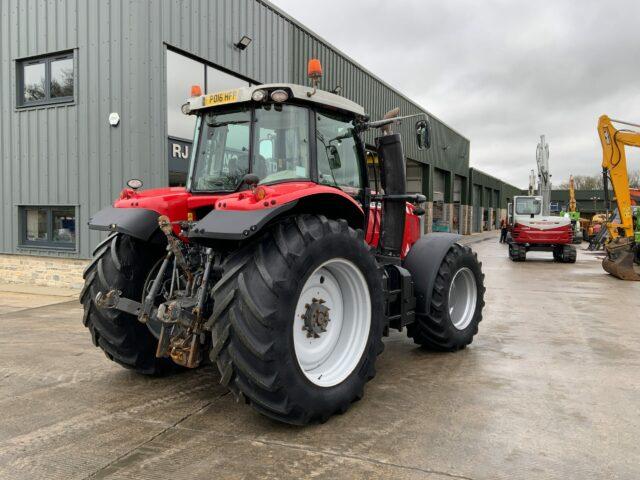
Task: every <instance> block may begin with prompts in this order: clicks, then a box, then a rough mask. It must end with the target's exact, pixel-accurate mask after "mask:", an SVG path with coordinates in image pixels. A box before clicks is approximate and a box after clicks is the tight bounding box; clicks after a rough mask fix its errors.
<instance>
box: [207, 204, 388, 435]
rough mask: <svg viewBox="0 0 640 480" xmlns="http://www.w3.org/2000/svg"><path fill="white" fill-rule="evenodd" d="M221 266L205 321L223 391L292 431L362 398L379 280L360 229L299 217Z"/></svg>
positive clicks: (377, 335)
mask: <svg viewBox="0 0 640 480" xmlns="http://www.w3.org/2000/svg"><path fill="white" fill-rule="evenodd" d="M223 269H224V275H223V277H222V278H221V279H220V281H218V283H217V284H216V285H215V286H214V287H213V292H212V293H213V297H214V311H213V313H212V315H211V318H210V320H209V322H208V324H207V325H208V327H209V328H210V329H211V332H212V333H211V335H212V345H213V346H212V349H211V354H210V356H211V360H212V361H213V362H214V363H216V364H217V366H218V369H219V370H220V374H221V380H220V382H221V383H222V384H223V385H226V386H227V387H228V388H229V389H230V390H231V391H232V392H233V393H234V394H235V395H236V396H237V397H241V398H244V399H245V401H246V402H247V403H249V404H250V405H251V406H252V407H253V408H254V409H256V410H257V411H258V412H260V413H262V414H264V415H266V416H268V417H271V418H274V419H276V420H279V421H282V422H286V423H291V424H297V425H303V424H307V423H310V422H323V421H325V420H327V419H328V418H329V417H330V416H331V415H333V414H335V413H343V412H345V411H346V410H347V409H348V408H349V406H350V405H351V403H352V402H354V401H356V400H358V399H360V398H361V397H362V395H363V391H364V385H365V383H366V382H368V381H369V380H370V379H372V378H373V377H374V375H375V360H376V357H377V355H378V354H379V353H381V352H382V349H383V344H382V325H383V320H384V319H383V312H384V306H383V290H382V274H381V272H380V271H379V269H378V265H377V263H376V261H375V259H374V257H373V255H371V253H370V251H369V247H368V245H367V244H366V243H365V242H364V240H363V235H362V232H361V231H358V232H356V231H354V230H353V229H351V228H350V227H349V226H348V225H347V222H346V221H344V220H339V221H334V220H328V219H327V218H325V217H323V216H312V215H301V216H298V217H295V218H293V219H287V220H284V221H282V222H280V223H278V224H276V225H274V226H273V227H272V228H271V229H269V230H268V231H267V232H265V233H264V234H263V235H262V236H261V237H260V238H258V239H257V240H256V241H254V242H252V243H251V244H249V245H247V246H245V247H243V248H241V249H240V250H239V251H237V252H235V253H234V254H232V255H231V256H230V257H229V258H228V259H227V260H226V261H225V263H224V265H223ZM320 300H322V302H321V301H320ZM327 308H328V310H327ZM303 316H304V317H303ZM305 317H306V318H307V319H308V320H305ZM327 318H328V321H324V320H326V319H327ZM315 335H317V337H316V336H315Z"/></svg>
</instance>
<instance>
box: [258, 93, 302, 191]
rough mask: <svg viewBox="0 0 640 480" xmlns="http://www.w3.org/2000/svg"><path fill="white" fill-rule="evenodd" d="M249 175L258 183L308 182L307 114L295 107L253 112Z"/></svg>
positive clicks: (271, 106)
mask: <svg viewBox="0 0 640 480" xmlns="http://www.w3.org/2000/svg"><path fill="white" fill-rule="evenodd" d="M254 142H255V143H254V148H253V151H254V155H253V157H254V158H253V173H254V174H256V175H257V176H258V177H259V178H260V183H273V182H280V181H283V180H296V179H308V178H309V110H307V109H306V108H302V107H297V106H295V105H269V106H266V107H264V108H258V109H256V113H255V134H254Z"/></svg>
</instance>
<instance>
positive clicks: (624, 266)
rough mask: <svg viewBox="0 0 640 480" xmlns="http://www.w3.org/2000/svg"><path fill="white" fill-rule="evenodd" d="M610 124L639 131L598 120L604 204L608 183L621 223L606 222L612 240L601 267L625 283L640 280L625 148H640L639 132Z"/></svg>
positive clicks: (604, 118) (602, 117)
mask: <svg viewBox="0 0 640 480" xmlns="http://www.w3.org/2000/svg"><path fill="white" fill-rule="evenodd" d="M613 123H618V124H623V125H628V126H632V127H638V128H640V125H637V124H634V123H629V122H623V121H620V120H615V119H611V118H609V117H608V116H606V115H602V116H601V117H600V118H599V119H598V135H599V136H600V143H602V179H603V186H604V195H605V202H608V200H609V199H608V195H609V188H608V183H609V181H611V186H612V187H613V193H614V196H615V199H616V203H617V204H618V212H619V213H620V223H614V222H609V223H607V229H608V230H609V234H610V237H611V241H610V242H609V243H608V244H607V246H606V250H607V258H605V260H604V261H603V264H602V266H603V267H604V269H605V270H606V271H608V272H609V273H611V274H612V275H614V276H616V277H618V278H622V279H624V280H640V274H638V273H637V272H636V271H635V269H634V264H637V262H638V245H637V244H636V243H635V241H634V240H635V239H634V225H633V215H632V213H631V191H630V189H629V173H628V170H627V158H626V155H625V147H626V146H630V147H640V132H638V131H635V130H627V129H623V130H618V129H616V128H615V127H614V126H613Z"/></svg>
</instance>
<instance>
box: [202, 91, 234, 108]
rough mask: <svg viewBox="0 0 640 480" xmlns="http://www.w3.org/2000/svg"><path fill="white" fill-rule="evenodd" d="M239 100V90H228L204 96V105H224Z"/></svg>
mask: <svg viewBox="0 0 640 480" xmlns="http://www.w3.org/2000/svg"><path fill="white" fill-rule="evenodd" d="M237 101H238V90H228V91H226V92H218V93H212V94H210V95H207V96H206V97H204V106H205V107H213V106H214V105H224V104H225V103H233V102H237Z"/></svg>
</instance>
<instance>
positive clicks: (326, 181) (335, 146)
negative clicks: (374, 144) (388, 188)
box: [316, 113, 362, 194]
mask: <svg viewBox="0 0 640 480" xmlns="http://www.w3.org/2000/svg"><path fill="white" fill-rule="evenodd" d="M316 137H317V141H316V146H317V147H316V148H317V157H318V182H319V183H321V184H323V185H332V186H336V187H339V188H341V189H342V190H344V191H346V192H348V193H352V194H357V193H358V192H359V191H360V189H361V188H362V172H361V171H360V162H359V161H358V150H357V144H356V138H357V137H356V135H355V132H354V126H353V124H352V123H351V122H346V121H343V120H340V119H339V118H337V117H331V116H328V115H323V114H320V113H318V114H316Z"/></svg>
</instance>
